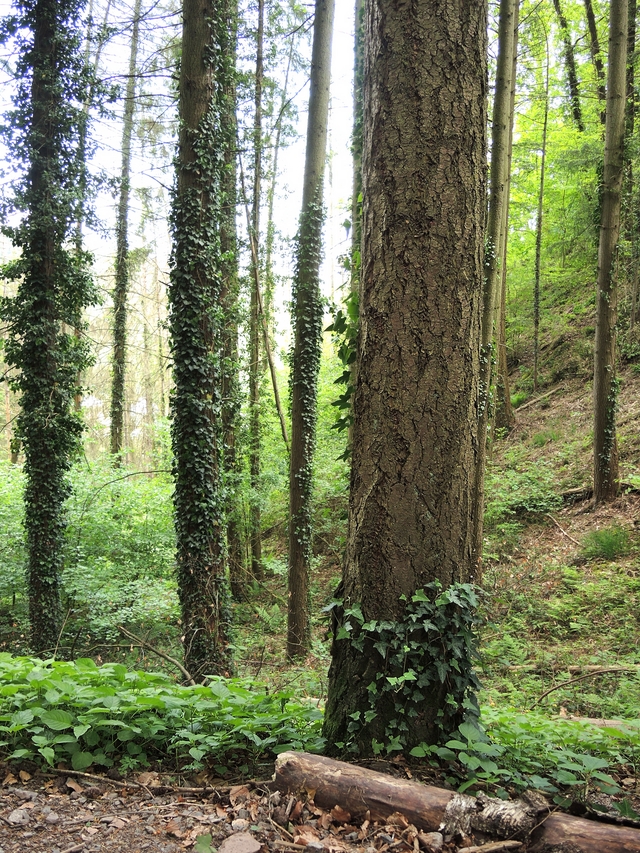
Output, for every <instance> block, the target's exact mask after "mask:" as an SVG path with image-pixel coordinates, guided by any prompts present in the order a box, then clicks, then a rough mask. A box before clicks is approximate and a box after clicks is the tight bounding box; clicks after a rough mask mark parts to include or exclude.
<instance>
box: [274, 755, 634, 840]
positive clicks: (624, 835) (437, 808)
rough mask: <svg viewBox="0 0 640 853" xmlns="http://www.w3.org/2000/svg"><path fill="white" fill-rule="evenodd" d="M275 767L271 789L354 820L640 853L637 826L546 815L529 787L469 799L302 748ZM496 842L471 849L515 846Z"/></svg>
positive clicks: (538, 796)
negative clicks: (515, 793) (398, 817)
mask: <svg viewBox="0 0 640 853" xmlns="http://www.w3.org/2000/svg"><path fill="white" fill-rule="evenodd" d="M275 769H276V772H275V777H274V787H275V788H277V789H278V790H280V791H282V792H284V793H289V794H294V795H299V794H300V793H305V794H307V796H308V797H309V798H310V799H313V800H314V802H315V804H316V805H317V806H319V807H320V808H323V809H327V810H331V809H332V808H333V807H334V806H336V805H339V806H341V807H342V808H343V809H345V810H346V811H348V812H349V813H350V814H351V816H352V817H353V818H354V819H356V820H359V819H364V818H365V816H366V817H368V819H371V820H384V819H385V818H388V817H389V816H390V815H392V814H393V813H394V812H400V813H401V814H403V815H404V816H405V817H406V818H407V820H408V821H409V822H410V823H412V824H413V825H414V826H415V827H416V828H417V829H422V830H426V831H427V832H435V831H443V832H445V833H446V834H448V835H455V834H456V833H462V834H464V835H467V836H472V835H473V833H474V832H482V833H484V836H485V837H486V836H487V835H489V836H490V835H497V836H502V838H503V839H504V838H505V837H506V839H507V840H508V841H511V842H515V841H519V840H522V841H529V842H532V843H533V846H532V847H531V848H530V853H542V851H549V850H551V849H557V850H558V851H560V850H566V851H571V853H638V851H640V832H638V831H637V830H636V829H632V828H630V827H621V826H611V825H609V824H602V823H598V822H597V821H592V820H585V819H583V818H578V817H573V816H572V815H566V814H560V813H556V814H552V815H549V814H548V809H549V807H548V804H547V802H546V800H545V799H544V797H542V795H541V794H539V793H537V792H533V791H528V792H525V794H523V796H522V797H521V798H520V800H517V801H506V802H505V801H502V800H497V799H492V798H490V797H486V796H483V795H478V797H477V798H476V797H469V796H466V795H465V794H457V793H455V792H454V791H445V790H443V789H442V788H435V787H433V786H431V785H422V784H420V783H419V782H414V781H411V780H407V779H398V778H396V777H394V776H387V775H385V774H383V773H377V772H376V771H374V770H368V769H367V768H364V767H357V766H353V765H351V764H346V763H345V762H343V761H334V760H332V759H330V758H325V757H324V756H321V755H309V754H307V753H304V752H302V753H296V752H283V753H281V754H280V755H279V756H278V758H277V759H276V766H275ZM367 812H369V815H367ZM541 816H543V817H542V819H541ZM472 840H473V839H472ZM496 843H502V848H500V847H493V848H492V847H487V846H486V845H485V846H484V847H483V846H482V845H479V846H478V847H476V850H482V851H485V853H489V851H490V850H492V849H493V850H494V851H498V850H500V849H502V850H508V849H515V848H514V847H511V848H509V847H508V846H505V843H504V841H503V842H496ZM467 849H468V848H467Z"/></svg>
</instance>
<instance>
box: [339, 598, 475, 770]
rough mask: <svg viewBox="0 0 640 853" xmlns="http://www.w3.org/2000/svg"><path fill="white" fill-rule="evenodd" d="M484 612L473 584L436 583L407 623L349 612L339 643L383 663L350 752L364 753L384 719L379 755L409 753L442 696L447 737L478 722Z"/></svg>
mask: <svg viewBox="0 0 640 853" xmlns="http://www.w3.org/2000/svg"><path fill="white" fill-rule="evenodd" d="M477 605H478V597H477V592H476V590H475V589H474V587H473V586H472V585H471V584H459V583H456V584H453V585H452V586H450V587H449V588H448V589H445V590H443V589H442V585H441V584H440V583H439V582H438V581H434V582H433V583H430V584H427V585H426V586H425V587H424V589H420V590H418V591H417V592H416V593H415V594H414V595H412V597H411V599H410V601H408V602H406V605H405V612H404V615H403V618H402V619H400V620H395V621H391V620H388V619H382V620H370V621H368V622H367V621H365V620H364V618H363V615H362V611H361V609H360V607H359V605H357V604H356V605H353V606H352V607H350V608H347V609H346V610H345V611H344V613H343V614H342V619H341V624H340V625H339V627H338V630H337V633H336V641H340V640H349V642H350V643H351V645H352V646H353V647H354V648H355V649H356V650H357V651H358V652H360V653H361V654H363V655H366V656H368V657H370V658H371V657H373V659H374V660H375V661H377V663H378V671H377V672H376V674H375V677H374V679H373V681H371V683H370V684H369V685H367V691H368V693H369V709H368V710H364V711H355V712H354V713H353V714H351V722H350V723H349V725H348V731H349V732H350V733H351V734H352V736H353V742H352V743H349V744H346V748H347V749H349V750H350V751H357V746H356V741H357V740H360V741H362V739H363V733H366V731H367V727H368V726H369V724H371V723H372V722H373V721H374V720H375V719H376V717H377V716H378V714H380V713H384V714H385V716H384V721H383V722H384V739H383V740H380V739H378V740H375V739H374V741H373V744H372V746H373V752H374V753H375V754H378V753H380V752H382V751H385V752H387V753H390V752H394V751H399V750H402V749H404V748H405V746H406V744H407V742H408V738H409V737H410V733H411V730H412V728H413V727H415V726H416V724H417V723H418V722H419V721H420V720H421V718H422V717H423V716H424V711H425V707H428V705H429V701H430V700H431V701H432V696H433V695H434V694H437V693H438V692H440V691H444V695H445V702H444V706H443V707H441V708H439V709H438V710H437V712H436V717H437V719H436V727H437V729H438V730H439V731H440V732H441V734H446V733H448V732H450V731H451V730H452V729H453V728H454V727H455V726H456V725H458V723H459V722H461V721H463V720H465V721H468V720H471V721H474V720H477V718H478V715H479V708H478V703H477V699H476V692H477V690H478V689H479V688H480V683H479V681H478V679H477V678H476V675H475V673H474V670H473V663H474V659H475V656H476V637H475V633H474V625H475V622H476V608H477ZM333 606H334V605H330V607H329V608H328V609H331V608H332V607H333ZM383 708H384V709H386V710H385V711H384V712H383V711H382V709H383ZM387 711H388V713H387ZM338 746H340V745H339V744H338ZM343 746H344V744H343Z"/></svg>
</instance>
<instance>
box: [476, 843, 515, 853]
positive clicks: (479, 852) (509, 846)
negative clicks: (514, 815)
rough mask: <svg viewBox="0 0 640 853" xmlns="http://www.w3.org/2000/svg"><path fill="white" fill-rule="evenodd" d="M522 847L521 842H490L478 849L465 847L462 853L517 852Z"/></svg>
mask: <svg viewBox="0 0 640 853" xmlns="http://www.w3.org/2000/svg"><path fill="white" fill-rule="evenodd" d="M519 847H522V841H491V842H490V843H489V844H481V845H480V846H479V847H465V848H464V853H498V851H499V850H517V849H518V848H519Z"/></svg>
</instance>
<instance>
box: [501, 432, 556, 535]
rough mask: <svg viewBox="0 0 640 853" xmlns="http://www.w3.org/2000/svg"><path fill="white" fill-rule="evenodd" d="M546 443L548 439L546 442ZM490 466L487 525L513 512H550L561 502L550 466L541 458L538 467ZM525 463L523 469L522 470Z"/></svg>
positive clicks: (505, 517)
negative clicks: (499, 468) (522, 468)
mask: <svg viewBox="0 0 640 853" xmlns="http://www.w3.org/2000/svg"><path fill="white" fill-rule="evenodd" d="M545 443H546V442H545ZM515 464H516V463H514V464H513V466H510V467H507V468H505V469H502V470H498V469H497V468H495V467H493V468H490V467H488V468H487V475H486V494H487V501H486V507H485V524H486V526H487V527H488V528H491V527H492V526H493V525H495V524H497V523H499V522H501V521H506V520H508V519H509V518H510V517H512V516H514V515H522V514H525V513H545V512H551V511H552V510H554V509H555V508H556V507H558V506H559V505H560V503H561V502H562V498H561V497H560V495H558V494H556V492H555V477H554V472H553V470H552V468H551V466H550V465H549V464H548V463H547V462H546V461H544V460H541V459H540V460H538V461H537V463H536V467H535V468H534V467H532V466H528V465H527V466H526V467H525V465H524V464H523V465H522V466H520V465H518V467H515ZM521 467H524V470H520V468H521Z"/></svg>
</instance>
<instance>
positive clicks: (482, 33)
mask: <svg viewBox="0 0 640 853" xmlns="http://www.w3.org/2000/svg"><path fill="white" fill-rule="evenodd" d="M486 15H487V9H486V6H485V4H484V3H464V4H451V3H448V2H445V0H429V2H424V3H420V4H413V5H409V6H407V5H404V4H400V5H399V4H397V3H396V2H393V0H372V2H371V3H370V4H369V5H368V6H367V5H366V6H365V19H366V20H365V74H364V146H363V199H364V210H363V241H362V247H363V255H362V272H361V285H360V290H361V305H360V344H359V361H358V376H357V383H356V392H355V402H354V430H353V462H352V473H351V490H350V498H349V529H348V540H347V550H346V557H345V565H344V572H343V585H344V608H345V611H347V610H348V609H350V608H354V607H355V605H359V606H360V607H361V611H362V614H363V616H364V619H365V620H377V619H383V620H398V619H400V618H401V617H402V615H403V613H404V609H405V604H404V599H403V597H405V596H406V597H407V598H408V597H410V596H411V595H412V594H413V593H414V592H416V591H417V590H420V589H422V588H423V587H424V586H425V585H426V584H428V583H430V582H432V581H435V580H438V581H440V582H441V583H442V584H443V586H444V587H449V585H450V584H452V583H454V582H456V581H463V582H469V581H475V580H478V579H479V577H478V576H479V559H480V554H479V553H478V551H477V550H476V543H477V542H478V541H479V537H478V532H477V531H478V525H480V524H481V519H480V518H479V513H478V508H477V505H476V503H475V484H476V466H477V464H478V453H479V449H478V445H479V442H480V436H479V434H478V422H479V411H478V403H479V370H480V364H479V352H480V323H481V308H482V281H483V274H484V264H483V245H484V221H485V199H486V196H485V187H484V170H485V163H486V144H485V143H486V110H485V102H486V88H485V87H486V82H485V77H486V33H487V17H486ZM391 624H395V622H392V623H391ZM335 628H336V630H335V631H334V643H333V649H332V662H331V669H330V674H329V695H328V702H327V709H326V714H325V736H326V738H327V741H328V744H329V748H330V749H332V748H335V747H334V744H336V743H337V742H347V741H349V740H350V739H351V733H350V731H349V728H350V723H351V721H352V715H353V714H354V713H356V714H357V712H358V711H362V712H363V713H364V711H365V709H368V708H369V699H370V697H369V694H368V690H367V686H368V685H369V683H370V682H371V677H369V676H370V674H371V672H372V671H373V672H374V673H375V672H376V669H377V668H379V667H381V663H382V661H381V658H380V655H379V654H378V653H377V652H375V651H374V650H373V649H372V650H371V652H372V654H371V657H370V659H367V656H366V655H363V654H361V653H360V652H359V651H358V650H357V648H356V647H355V646H354V645H353V644H352V643H351V642H350V641H349V640H348V639H338V638H337V637H338V634H339V633H340V631H339V624H336V626H335ZM342 628H343V630H344V626H342ZM425 657H428V655H425ZM444 701H445V696H444V695H442V691H441V690H434V691H433V695H432V696H430V697H429V698H428V699H426V700H425V702H424V707H423V709H422V711H421V718H420V720H412V721H411V730H410V732H409V733H408V735H407V737H408V743H407V745H409V744H410V745H413V743H419V742H421V741H423V740H429V739H431V738H433V737H435V736H436V720H437V719H439V717H438V712H439V711H440V710H441V708H442V706H441V704H440V703H441V702H444ZM386 722H388V717H387V716H386V713H385V712H384V711H383V712H382V713H381V715H380V717H379V718H378V719H374V720H373V721H370V722H367V723H366V724H365V725H364V726H363V727H362V729H361V731H360V734H359V735H358V743H357V746H359V748H360V749H361V750H363V751H367V750H368V751H370V750H371V749H372V743H371V739H372V737H377V738H378V740H382V739H384V737H385V735H384V731H385V723H386Z"/></svg>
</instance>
